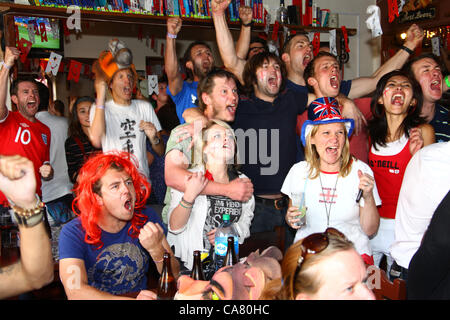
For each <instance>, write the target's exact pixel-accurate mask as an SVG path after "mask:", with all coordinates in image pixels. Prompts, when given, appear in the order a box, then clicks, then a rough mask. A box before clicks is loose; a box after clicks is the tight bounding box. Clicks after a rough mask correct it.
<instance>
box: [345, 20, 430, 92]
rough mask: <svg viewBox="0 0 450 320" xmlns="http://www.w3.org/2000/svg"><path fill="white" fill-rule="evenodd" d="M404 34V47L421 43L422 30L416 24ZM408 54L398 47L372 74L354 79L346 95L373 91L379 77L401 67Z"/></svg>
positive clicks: (413, 47) (413, 48) (414, 46)
mask: <svg viewBox="0 0 450 320" xmlns="http://www.w3.org/2000/svg"><path fill="white" fill-rule="evenodd" d="M406 34H407V38H406V41H405V43H404V47H406V48H408V49H409V50H411V51H414V50H415V49H416V47H417V46H418V45H419V44H421V43H422V39H423V30H422V29H420V28H419V27H418V26H417V25H416V24H413V25H411V26H410V27H409V29H408V31H407V33H406ZM409 56H410V54H409V53H408V52H407V51H406V50H403V49H400V50H398V51H397V53H396V54H395V55H394V56H393V57H391V58H390V59H389V60H388V61H386V62H385V63H384V64H383V65H382V66H381V67H379V68H378V69H377V70H376V71H375V72H374V74H373V75H372V76H370V77H361V78H357V79H354V80H353V81H352V87H351V89H350V93H349V95H348V97H349V98H351V99H356V98H361V97H363V96H365V95H367V94H369V93H371V92H372V91H374V90H375V87H376V85H377V83H378V81H379V80H380V78H381V77H382V76H384V75H385V74H386V73H388V72H391V71H393V70H396V69H401V68H402V67H403V65H404V64H405V62H406V61H407V60H408V58H409Z"/></svg>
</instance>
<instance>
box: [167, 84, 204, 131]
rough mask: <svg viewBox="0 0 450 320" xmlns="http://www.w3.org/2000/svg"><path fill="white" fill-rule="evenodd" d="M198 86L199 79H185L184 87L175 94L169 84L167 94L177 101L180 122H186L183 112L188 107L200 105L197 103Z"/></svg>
mask: <svg viewBox="0 0 450 320" xmlns="http://www.w3.org/2000/svg"><path fill="white" fill-rule="evenodd" d="M197 86H198V81H193V82H187V81H183V87H182V88H181V91H180V92H178V94H177V95H176V96H173V95H172V93H171V92H170V90H169V86H167V89H166V90H167V94H168V95H169V97H171V98H172V100H173V102H174V103H175V106H176V109H177V116H178V119H179V120H180V124H182V123H185V122H186V121H184V119H183V112H184V110H186V109H189V108H193V107H198V105H197Z"/></svg>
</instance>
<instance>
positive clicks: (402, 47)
mask: <svg viewBox="0 0 450 320" xmlns="http://www.w3.org/2000/svg"><path fill="white" fill-rule="evenodd" d="M400 49H401V50H405V51H406V52H408V53H409V54H410V55H412V54H414V51H412V50H411V49H410V48H408V47H405V46H401V47H400Z"/></svg>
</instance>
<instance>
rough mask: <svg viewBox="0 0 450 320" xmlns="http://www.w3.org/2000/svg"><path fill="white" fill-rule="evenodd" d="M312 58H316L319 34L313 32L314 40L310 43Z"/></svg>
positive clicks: (318, 47)
mask: <svg viewBox="0 0 450 320" xmlns="http://www.w3.org/2000/svg"><path fill="white" fill-rule="evenodd" d="M312 45H313V49H314V51H313V52H314V56H317V54H318V53H319V49H320V32H314V38H313V41H312Z"/></svg>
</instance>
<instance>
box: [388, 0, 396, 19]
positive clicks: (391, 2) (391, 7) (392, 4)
mask: <svg viewBox="0 0 450 320" xmlns="http://www.w3.org/2000/svg"><path fill="white" fill-rule="evenodd" d="M388 12H389V23H391V22H392V21H394V19H395V17H398V16H399V14H398V3H397V0H388Z"/></svg>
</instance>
